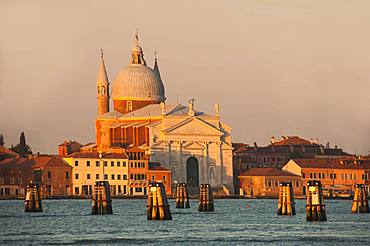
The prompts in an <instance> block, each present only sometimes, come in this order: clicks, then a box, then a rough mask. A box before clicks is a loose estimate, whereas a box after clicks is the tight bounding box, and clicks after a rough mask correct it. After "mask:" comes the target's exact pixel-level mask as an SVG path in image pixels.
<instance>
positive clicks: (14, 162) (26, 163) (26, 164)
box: [0, 158, 34, 169]
mask: <svg viewBox="0 0 370 246" xmlns="http://www.w3.org/2000/svg"><path fill="white" fill-rule="evenodd" d="M33 165H34V161H33V160H32V159H27V158H7V159H5V160H2V161H0V168H16V169H27V168H31V169H32V166H33Z"/></svg>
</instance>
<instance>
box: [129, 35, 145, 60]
mask: <svg viewBox="0 0 370 246" xmlns="http://www.w3.org/2000/svg"><path fill="white" fill-rule="evenodd" d="M130 64H141V65H144V66H146V61H145V60H144V54H143V49H142V48H141V47H140V45H139V31H138V30H136V33H135V39H134V46H133V47H132V49H131V60H130Z"/></svg>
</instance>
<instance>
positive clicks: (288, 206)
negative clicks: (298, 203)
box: [277, 182, 295, 215]
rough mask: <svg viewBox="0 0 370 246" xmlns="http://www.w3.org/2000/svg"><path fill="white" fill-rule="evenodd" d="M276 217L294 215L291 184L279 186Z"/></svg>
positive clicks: (283, 183) (285, 183)
mask: <svg viewBox="0 0 370 246" xmlns="http://www.w3.org/2000/svg"><path fill="white" fill-rule="evenodd" d="M277 214H278V215H295V202H294V192H293V185H292V182H281V183H280V186H279V200H278V211H277Z"/></svg>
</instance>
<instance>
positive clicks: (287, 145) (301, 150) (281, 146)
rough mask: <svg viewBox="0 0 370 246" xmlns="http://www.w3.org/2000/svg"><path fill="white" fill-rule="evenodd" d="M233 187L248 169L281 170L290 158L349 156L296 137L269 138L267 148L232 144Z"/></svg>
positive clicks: (327, 146) (316, 141) (236, 186)
mask: <svg viewBox="0 0 370 246" xmlns="http://www.w3.org/2000/svg"><path fill="white" fill-rule="evenodd" d="M233 148H234V150H233V172H234V186H235V190H236V191H237V190H238V187H239V180H238V179H237V177H238V176H239V175H240V174H241V173H243V172H245V171H247V170H248V169H249V168H256V167H258V168H261V167H274V168H278V169H281V168H282V166H283V165H285V164H286V163H287V162H288V161H289V160H290V159H291V158H341V157H345V156H351V155H350V154H348V153H346V152H344V151H343V150H342V149H340V148H338V147H337V146H334V148H331V147H330V144H329V143H327V144H326V145H325V146H323V145H322V144H319V143H318V140H317V139H310V140H306V139H303V138H300V137H298V136H283V137H282V138H281V139H280V140H277V139H275V137H272V138H271V141H270V143H269V144H268V145H267V146H258V145H257V144H256V143H254V146H249V145H247V144H243V143H234V144H233Z"/></svg>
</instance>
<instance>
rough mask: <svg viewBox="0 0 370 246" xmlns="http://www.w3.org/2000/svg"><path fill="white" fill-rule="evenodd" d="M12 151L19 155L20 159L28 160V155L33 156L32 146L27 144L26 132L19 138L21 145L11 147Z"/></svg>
mask: <svg viewBox="0 0 370 246" xmlns="http://www.w3.org/2000/svg"><path fill="white" fill-rule="evenodd" d="M10 150H12V151H14V152H16V153H18V155H19V157H22V158H26V157H27V155H28V154H32V151H31V148H30V146H28V145H27V144H26V137H25V135H24V132H22V133H21V136H20V138H19V144H17V145H16V146H13V145H12V146H11V147H10Z"/></svg>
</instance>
